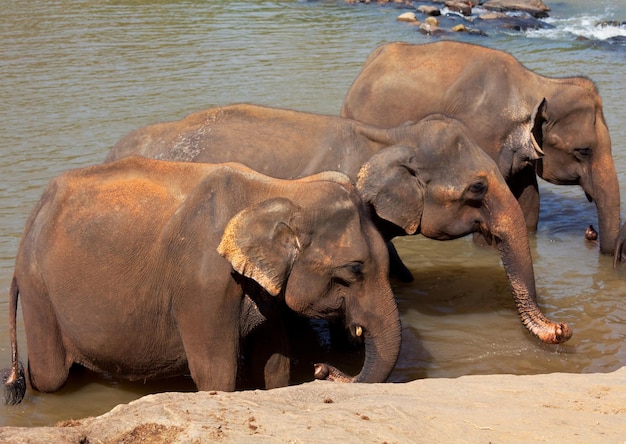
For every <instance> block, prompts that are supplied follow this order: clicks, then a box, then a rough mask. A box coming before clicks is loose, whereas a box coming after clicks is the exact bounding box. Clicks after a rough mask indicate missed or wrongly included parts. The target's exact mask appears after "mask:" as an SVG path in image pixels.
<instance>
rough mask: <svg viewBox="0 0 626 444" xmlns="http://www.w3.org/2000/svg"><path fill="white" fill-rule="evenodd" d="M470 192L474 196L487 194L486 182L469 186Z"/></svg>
mask: <svg viewBox="0 0 626 444" xmlns="http://www.w3.org/2000/svg"><path fill="white" fill-rule="evenodd" d="M468 190H469V191H470V192H471V193H473V194H485V192H487V184H486V183H484V182H475V183H473V184H471V185H470V186H469V188H468Z"/></svg>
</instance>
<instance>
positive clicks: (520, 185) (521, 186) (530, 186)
mask: <svg viewBox="0 0 626 444" xmlns="http://www.w3.org/2000/svg"><path fill="white" fill-rule="evenodd" d="M509 187H510V188H511V192H513V195H514V196H515V198H516V199H517V202H518V203H519V205H520V207H521V208H522V213H524V220H525V221H526V229H527V230H528V231H530V232H535V231H537V224H538V222H539V185H538V184H537V175H536V174H535V170H534V169H533V168H532V167H531V166H527V167H526V168H524V169H523V170H522V171H520V172H519V173H518V174H516V175H515V177H514V178H512V179H511V180H510V181H509Z"/></svg>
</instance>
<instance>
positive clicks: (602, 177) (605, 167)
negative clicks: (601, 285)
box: [581, 122, 620, 255]
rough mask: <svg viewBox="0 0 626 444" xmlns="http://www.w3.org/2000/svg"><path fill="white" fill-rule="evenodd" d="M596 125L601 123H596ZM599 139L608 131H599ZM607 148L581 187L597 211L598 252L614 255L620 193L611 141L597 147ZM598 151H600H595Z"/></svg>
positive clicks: (607, 136)
mask: <svg viewBox="0 0 626 444" xmlns="http://www.w3.org/2000/svg"><path fill="white" fill-rule="evenodd" d="M597 124H598V125H601V124H603V122H598V123H597ZM600 133H601V134H602V137H601V138H600V139H604V138H606V139H608V138H609V135H608V129H607V130H606V131H605V132H604V131H600ZM600 144H603V145H605V146H608V147H609V149H608V150H602V151H604V152H603V153H602V154H600V153H598V158H597V159H595V160H594V162H593V164H592V166H591V172H590V180H589V182H588V183H587V182H583V183H582V184H581V185H582V187H583V190H584V191H585V193H587V195H588V196H589V195H591V196H593V199H594V201H595V204H596V208H597V211H598V229H599V233H600V252H601V253H603V254H610V255H612V254H614V252H615V247H616V240H617V235H618V232H619V230H620V192H619V183H618V181H617V173H616V172H615V164H614V163H613V156H612V155H611V150H610V146H611V141H610V139H608V140H600V141H599V145H600ZM597 151H600V150H597Z"/></svg>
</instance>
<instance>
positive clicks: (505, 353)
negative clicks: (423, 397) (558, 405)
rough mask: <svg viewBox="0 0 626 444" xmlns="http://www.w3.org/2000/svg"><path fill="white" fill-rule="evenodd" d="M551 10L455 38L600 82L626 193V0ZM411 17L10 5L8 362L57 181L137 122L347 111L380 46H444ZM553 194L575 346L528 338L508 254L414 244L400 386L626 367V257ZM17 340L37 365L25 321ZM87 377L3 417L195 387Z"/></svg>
mask: <svg viewBox="0 0 626 444" xmlns="http://www.w3.org/2000/svg"><path fill="white" fill-rule="evenodd" d="M548 5H549V6H551V7H552V11H551V17H550V19H548V21H549V22H550V23H551V24H552V25H553V26H554V28H553V29H550V30H541V31H531V32H528V33H526V34H524V33H519V32H513V31H507V32H504V31H499V32H496V31H494V32H490V35H489V36H488V37H478V36H469V35H465V34H454V35H450V36H448V37H444V38H451V39H458V40H464V41H471V42H475V43H479V44H482V45H485V46H490V47H494V48H498V49H502V50H506V51H509V52H511V53H512V54H514V55H515V56H516V57H517V58H518V59H520V60H521V61H522V62H523V63H524V64H526V65H527V66H528V67H529V68H532V69H534V70H536V71H538V72H540V73H542V74H545V75H553V76H570V75H585V76H588V77H590V78H592V79H593V80H594V81H595V82H596V83H597V85H598V87H599V89H600V91H601V94H602V96H603V101H604V109H605V116H606V119H607V121H608V124H609V129H610V131H611V137H612V141H613V153H614V157H615V162H616V167H617V170H618V174H619V178H620V181H621V183H622V189H621V192H622V195H623V196H624V195H626V188H625V186H626V177H624V175H625V174H626V152H625V147H624V144H625V142H626V87H625V86H626V85H625V75H626V43H625V42H624V39H626V27H625V26H622V27H618V26H609V27H605V28H598V27H596V26H594V23H595V22H597V21H599V20H619V21H624V20H626V4H625V3H624V2H623V1H622V0H599V1H597V2H588V1H583V0H570V1H562V2H558V3H551V2H548ZM401 12H404V11H400V10H398V9H396V8H394V7H381V6H377V5H362V4H358V5H348V4H345V3H343V2H342V1H283V2H280V1H271V0H267V1H261V0H248V1H245V2H241V1H230V0H229V1H224V0H222V1H211V2H209V1H201V0H189V1H173V0H172V1H168V0H152V1H143V0H104V1H103V0H97V1H96V0H83V1H80V2H76V1H69V0H46V1H44V0H32V1H28V2H23V1H19V0H4V1H3V4H2V14H0V41H2V44H1V45H0V97H1V99H2V106H1V107H0V122H1V124H0V153H1V155H2V157H1V158H0V209H1V212H2V223H1V224H0V290H1V291H2V296H1V297H0V320H2V319H3V320H2V321H1V322H0V327H2V326H3V327H2V328H0V367H7V366H8V365H9V362H10V350H9V339H8V332H7V321H6V319H8V315H7V312H8V307H7V306H8V304H7V299H8V298H7V296H5V295H7V294H8V287H9V283H10V279H11V274H12V269H13V262H14V257H15V253H16V250H17V248H18V242H19V239H20V236H21V231H22V229H23V226H24V222H25V220H26V217H27V216H28V213H29V212H30V210H31V208H32V207H33V205H34V203H35V202H36V201H37V200H38V199H39V197H40V195H41V192H42V190H43V187H44V186H45V184H46V183H47V182H48V181H49V180H50V179H51V178H52V177H54V176H56V175H57V174H59V173H60V172H62V171H64V170H66V169H69V168H75V167H81V166H86V165H90V164H93V163H97V162H100V161H102V159H103V158H104V156H105V154H106V152H107V150H108V149H109V148H110V147H111V146H112V145H113V144H114V143H115V142H116V141H117V140H118V139H119V138H120V137H121V136H122V135H124V134H126V133H127V132H129V131H130V130H132V129H134V128H136V127H139V126H143V125H146V124H149V123H153V122H157V121H163V120H173V119H178V118H181V117H183V116H184V115H186V114H188V113H190V112H192V111H195V110H198V109H202V108H206V107H209V106H217V105H225V104H228V103H234V102H253V103H257V104H263V105H271V106H280V107H287V108H294V109H298V110H305V111H313V112H322V113H328V114H338V112H339V109H340V106H341V102H342V100H343V97H344V94H345V92H346V91H347V89H348V87H349V85H350V83H351V82H352V80H353V79H354V77H355V76H356V75H357V73H358V71H359V68H360V66H361V65H362V63H363V61H364V60H365V58H366V57H367V55H368V54H369V53H370V52H371V51H372V50H373V49H374V48H375V47H376V46H377V45H379V44H381V43H384V42H389V41H395V40H402V41H407V42H413V43H424V42H428V41H433V40H435V39H437V38H436V37H429V36H424V35H422V34H420V33H419V32H418V31H417V30H416V28H415V27H413V26H411V25H408V24H405V23H400V22H397V21H396V17H397V16H398V15H399V14H400V13H401ZM577 37H578V38H577ZM580 37H584V38H586V39H580ZM540 187H541V193H542V212H541V219H540V225H539V231H538V233H537V234H536V235H533V236H531V249H532V254H533V259H534V264H535V274H536V279H537V288H538V294H539V298H540V303H541V305H542V308H543V309H544V311H545V313H546V314H547V315H548V316H549V317H550V318H552V319H555V320H559V321H566V322H568V323H570V324H571V325H572V326H573V328H574V336H573V338H572V339H571V340H570V341H569V342H567V343H566V344H564V345H559V346H549V345H545V344H541V343H539V342H538V341H537V340H535V339H533V338H532V337H530V336H529V335H528V333H527V332H526V330H525V329H524V328H523V327H522V325H521V323H520V321H519V320H518V318H517V315H516V312H515V310H514V306H513V302H512V298H511V296H510V294H509V290H508V285H507V281H506V278H505V275H504V271H503V269H502V266H501V264H500V262H499V256H498V254H497V253H496V252H495V251H491V250H485V249H481V248H477V247H475V246H474V245H473V244H472V242H471V240H470V239H468V238H464V239H459V240H455V241H449V242H436V241H432V240H428V239H424V238H422V237H420V236H416V237H412V238H402V239H398V240H397V241H396V245H397V246H398V249H399V251H400V254H401V255H402V257H403V258H404V260H405V262H406V263H407V264H408V265H409V267H410V268H411V270H412V271H413V273H414V275H415V277H416V281H415V283H412V284H395V287H394V289H395V292H396V295H397V300H398V304H399V307H400V312H401V315H402V322H403V345H402V352H401V357H400V360H399V362H398V365H397V366H396V369H395V371H394V372H393V374H392V375H391V378H390V379H391V381H393V382H399V381H408V380H412V379H416V378H425V377H457V376H461V375H468V374H495V373H513V374H536V373H549V372H574V373H588V372H608V371H612V370H615V369H617V368H619V367H621V366H623V365H626V304H625V303H624V299H625V298H626V294H625V293H626V292H625V291H624V279H625V278H626V264H625V265H623V266H622V267H620V268H619V269H617V270H613V269H612V267H611V258H609V257H600V256H599V255H598V252H597V247H596V246H594V245H590V244H588V243H587V242H586V241H585V240H584V231H585V228H586V227H587V226H588V225H589V224H592V223H596V214H595V207H594V205H593V204H590V203H588V202H587V201H586V199H585V197H584V195H583V193H582V191H581V189H580V188H578V187H555V186H551V185H549V184H547V183H545V182H541V183H540ZM19 343H20V351H21V354H22V357H23V358H24V357H25V356H26V352H27V351H26V344H25V337H24V329H23V324H22V322H21V317H20V319H19ZM350 359H351V358H349V357H348V358H346V360H350ZM357 367H358V366H357ZM73 376H74V377H73V379H72V380H71V381H70V383H68V386H67V387H66V388H65V389H64V390H62V391H61V392H59V393H56V394H48V395H42V394H39V393H35V392H33V391H30V390H29V391H28V392H27V395H26V398H25V400H24V402H23V403H22V404H21V405H20V406H16V407H3V406H0V426H1V425H26V426H31V425H45V424H53V423H55V422H56V421H59V420H64V419H70V418H73V419H77V418H81V417H85V416H91V415H98V414H101V413H104V412H106V411H108V410H109V409H111V408H112V407H113V406H115V405H117V404H119V403H125V402H129V401H131V400H133V399H135V398H137V397H139V396H141V395H143V394H147V393H151V392H154V391H161V390H167V389H190V386H189V384H188V381H178V382H177V383H176V384H172V383H170V384H169V385H168V384H165V385H160V384H143V383H134V384H131V383H126V382H121V381H115V380H112V379H111V378H109V377H107V376H96V375H91V374H86V375H85V374H77V375H73ZM178 383H180V384H182V385H177V384H178Z"/></svg>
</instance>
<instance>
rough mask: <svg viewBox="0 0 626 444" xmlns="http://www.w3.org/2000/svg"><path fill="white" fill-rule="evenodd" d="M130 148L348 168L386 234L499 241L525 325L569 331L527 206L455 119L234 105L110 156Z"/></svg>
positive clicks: (275, 170) (141, 135)
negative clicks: (551, 293) (551, 296)
mask: <svg viewBox="0 0 626 444" xmlns="http://www.w3.org/2000/svg"><path fill="white" fill-rule="evenodd" d="M397 144H403V145H397ZM132 154H139V155H143V156H147V157H155V158H160V159H169V160H179V161H189V162H225V161H236V162H241V163H245V164H246V165H248V166H249V167H251V168H253V169H255V170H257V171H260V172H262V173H264V174H267V175H269V176H274V177H282V178H294V177H302V176H304V175H307V174H313V173H315V172H319V171H323V170H338V171H342V172H344V173H346V174H347V175H348V176H350V177H351V178H352V179H354V180H356V184H357V189H358V191H359V193H360V195H361V197H362V198H363V200H364V201H365V202H366V203H367V204H368V205H370V206H371V208H372V209H373V213H374V218H375V220H376V221H377V226H378V228H379V230H380V231H381V233H382V234H383V237H384V238H385V240H387V241H389V240H391V239H392V238H393V237H394V236H399V235H407V234H417V233H421V234H423V235H424V236H426V237H429V238H431V239H437V240H447V239H455V238H458V237H461V236H465V235H467V234H469V233H473V232H480V233H482V234H484V235H485V236H488V237H492V238H493V239H495V242H496V243H497V246H498V248H499V250H500V255H501V258H502V262H503V264H504V268H505V271H506V273H507V276H508V278H509V282H510V284H511V287H512V290H513V296H514V299H515V303H516V306H517V309H518V313H519V315H520V317H521V318H522V321H523V323H524V325H525V326H526V327H527V328H528V330H529V331H530V332H531V333H532V334H534V335H536V336H537V337H539V338H540V339H541V340H542V341H545V342H548V343H560V342H563V341H566V340H567V339H569V338H570V336H571V334H572V330H571V328H570V327H569V326H568V325H567V324H557V323H554V322H551V321H549V320H548V319H546V318H545V317H544V316H543V314H542V313H541V311H540V309H539V307H538V305H537V302H536V289H535V277H534V272H533V266H532V259H531V255H530V249H529V246H528V236H527V233H526V228H525V226H524V223H523V216H522V213H521V210H520V208H519V206H518V205H517V203H516V201H515V199H514V198H513V195H512V194H511V192H510V191H509V189H508V187H507V185H506V183H505V182H504V179H503V178H502V175H501V174H500V172H499V171H498V169H497V167H496V165H495V163H494V162H493V160H492V159H491V158H490V157H489V156H488V155H486V154H485V152H484V151H483V150H481V148H480V147H479V146H478V145H477V144H476V143H475V142H474V141H473V139H472V138H471V136H470V135H469V132H468V131H467V128H466V127H465V126H464V125H463V124H462V123H461V122H459V121H458V120H455V119H450V118H447V117H444V116H441V115H433V116H429V117H427V118H425V119H422V120H421V121H420V122H417V123H413V124H407V125H401V126H399V127H397V128H393V129H382V128H378V127H374V126H370V125H365V124H362V123H359V122H357V121H354V120H350V119H342V118H339V117H332V116H324V115H318V114H310V113H303V112H297V111H291V110H284V109H276V108H267V107H260V106H254V105H246V104H242V105H232V106H226V107H218V108H210V109H207V110H204V111H199V112H196V113H193V114H191V115H189V116H187V117H186V118H184V119H182V120H180V121H175V122H166V123H159V124H154V125H149V126H147V127H144V128H140V129H137V130H135V131H133V132H131V133H130V134H128V135H127V136H125V137H124V138H122V139H121V140H120V141H119V142H118V143H117V144H116V145H115V146H114V147H113V148H112V150H111V151H110V152H109V154H108V156H107V160H109V161H110V160H114V159H119V158H121V157H124V156H128V155H132Z"/></svg>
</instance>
